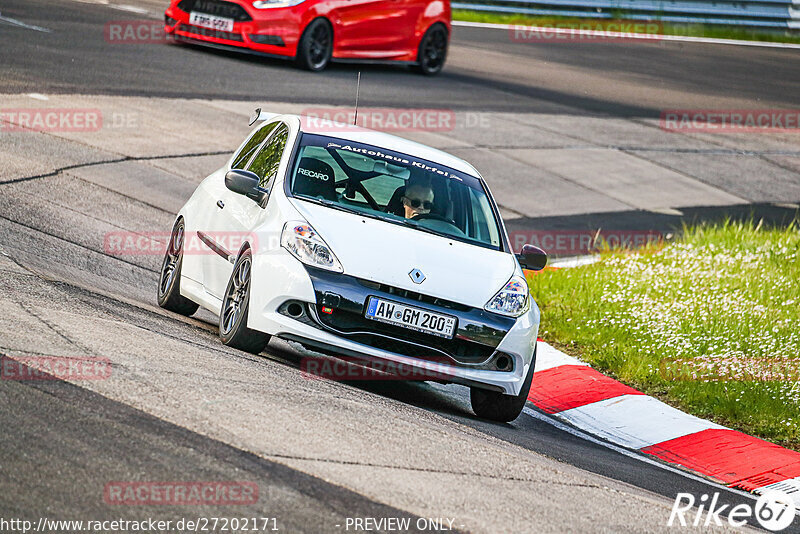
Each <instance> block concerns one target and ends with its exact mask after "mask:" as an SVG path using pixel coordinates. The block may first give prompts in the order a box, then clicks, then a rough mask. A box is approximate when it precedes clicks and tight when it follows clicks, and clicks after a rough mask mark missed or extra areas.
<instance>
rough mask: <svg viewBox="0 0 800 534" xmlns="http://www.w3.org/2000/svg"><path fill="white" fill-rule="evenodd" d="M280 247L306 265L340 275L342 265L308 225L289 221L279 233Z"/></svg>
mask: <svg viewBox="0 0 800 534" xmlns="http://www.w3.org/2000/svg"><path fill="white" fill-rule="evenodd" d="M281 246H282V247H283V248H285V249H286V250H288V251H289V252H290V253H291V254H292V256H294V257H295V258H297V259H298V260H300V261H302V262H303V263H305V264H306V265H311V266H312V267H319V268H320V269H327V270H329V271H336V272H337V273H341V272H342V271H344V269H342V264H341V263H339V260H338V259H336V256H335V255H334V253H333V251H331V249H330V247H329V246H328V245H327V244H326V243H325V241H323V240H322V238H321V237H320V236H319V235H318V234H317V232H316V231H315V230H314V229H313V228H312V227H311V225H310V224H308V223H305V222H299V221H289V222H287V223H286V225H285V226H284V227H283V232H282V233H281Z"/></svg>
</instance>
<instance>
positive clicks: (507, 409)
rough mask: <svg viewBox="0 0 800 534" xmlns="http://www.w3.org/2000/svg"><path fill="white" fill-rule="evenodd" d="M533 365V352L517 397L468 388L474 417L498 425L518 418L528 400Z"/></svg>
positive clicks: (534, 357)
mask: <svg viewBox="0 0 800 534" xmlns="http://www.w3.org/2000/svg"><path fill="white" fill-rule="evenodd" d="M535 365H536V353H535V352H534V354H533V359H532V360H531V366H530V369H528V374H527V375H526V376H525V382H523V383H522V389H521V390H520V392H519V395H515V396H512V395H505V394H503V393H499V392H497V391H488V390H486V389H480V388H476V387H473V388H470V395H469V398H470V401H471V403H472V411H474V412H475V415H477V416H478V417H480V418H481V419H488V420H490V421H497V422H500V423H508V422H510V421H513V420H514V419H516V418H517V417H519V414H520V413H522V409H523V408H524V407H525V401H527V400H528V393H529V392H530V390H531V381H532V380H533V368H534V366H535Z"/></svg>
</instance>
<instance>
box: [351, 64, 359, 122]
mask: <svg viewBox="0 0 800 534" xmlns="http://www.w3.org/2000/svg"><path fill="white" fill-rule="evenodd" d="M360 88H361V71H358V79H357V80H356V114H355V115H354V116H353V126H356V124H358V90H359V89H360Z"/></svg>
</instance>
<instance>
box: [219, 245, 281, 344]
mask: <svg viewBox="0 0 800 534" xmlns="http://www.w3.org/2000/svg"><path fill="white" fill-rule="evenodd" d="M252 266H253V254H252V253H251V252H250V249H249V248H248V249H245V250H244V251H242V253H241V254H240V255H239V259H237V260H236V264H235V265H234V266H233V274H231V278H230V280H228V287H227V288H226V289H225V298H223V299H222V309H221V310H220V314H219V337H220V339H221V340H222V342H223V343H224V344H225V345H228V346H229V347H233V348H235V349H239V350H243V351H245V352H251V353H253V354H259V353H260V352H262V351H263V350H264V349H265V348H267V343H269V335H268V334H265V333H263V332H259V331H257V330H251V329H249V328H247V316H248V314H249V311H250V278H251V270H252V269H251V268H252Z"/></svg>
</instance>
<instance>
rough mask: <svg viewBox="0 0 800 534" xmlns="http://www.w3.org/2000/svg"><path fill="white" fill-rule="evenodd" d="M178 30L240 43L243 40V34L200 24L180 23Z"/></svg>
mask: <svg viewBox="0 0 800 534" xmlns="http://www.w3.org/2000/svg"><path fill="white" fill-rule="evenodd" d="M178 31H181V32H185V33H191V34H194V35H197V36H200V37H213V38H214V39H225V40H226V41H237V42H240V43H241V42H242V41H243V39H242V36H241V34H238V33H231V32H221V31H218V30H211V29H208V28H200V27H199V26H191V25H189V24H181V25H179V26H178Z"/></svg>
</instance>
